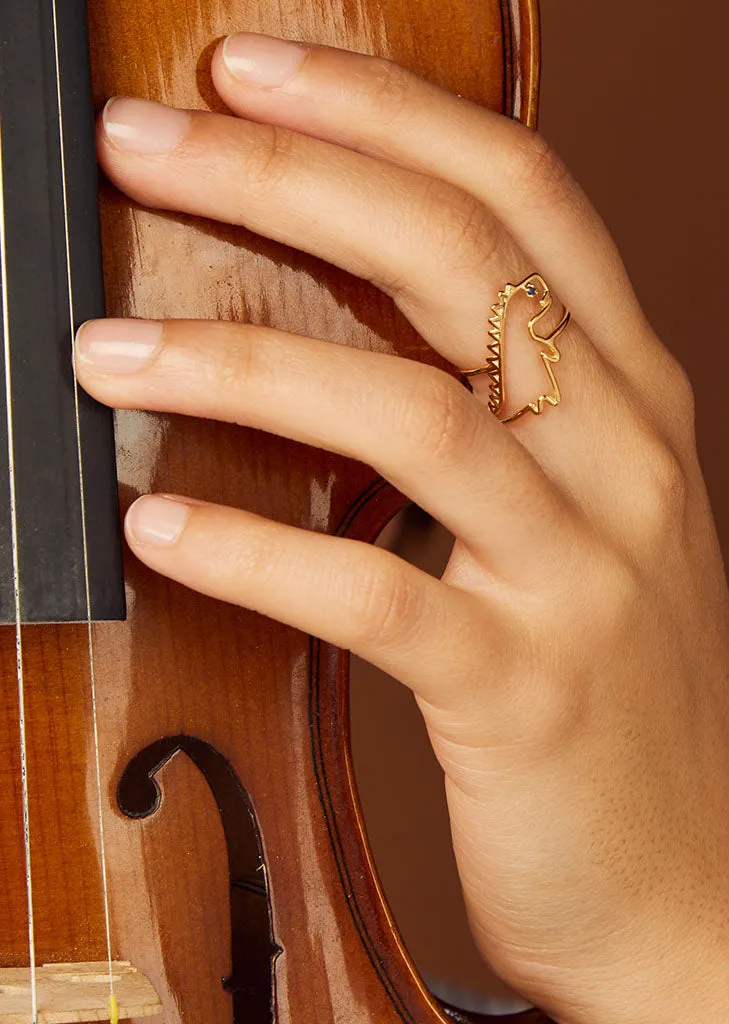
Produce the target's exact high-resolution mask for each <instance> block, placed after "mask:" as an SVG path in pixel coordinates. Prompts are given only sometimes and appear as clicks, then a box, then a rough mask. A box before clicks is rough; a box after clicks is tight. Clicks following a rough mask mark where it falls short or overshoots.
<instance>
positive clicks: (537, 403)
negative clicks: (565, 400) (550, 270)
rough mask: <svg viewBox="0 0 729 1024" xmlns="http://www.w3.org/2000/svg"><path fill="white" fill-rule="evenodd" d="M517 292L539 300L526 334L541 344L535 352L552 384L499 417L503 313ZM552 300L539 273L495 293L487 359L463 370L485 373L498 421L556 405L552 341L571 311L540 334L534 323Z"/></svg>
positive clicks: (510, 420) (469, 373) (559, 396)
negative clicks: (549, 389)
mask: <svg viewBox="0 0 729 1024" xmlns="http://www.w3.org/2000/svg"><path fill="white" fill-rule="evenodd" d="M518 292H524V294H525V295H526V296H527V297H528V298H530V299H538V301H539V312H538V313H537V314H536V316H533V317H532V319H531V320H530V321H529V323H528V325H527V328H528V331H529V336H530V338H531V339H532V341H534V342H536V343H537V344H538V345H543V346H545V348H543V349H542V350H541V351H540V353H539V355H540V356H541V357H542V360H543V362H544V366H545V369H546V371H547V373H548V375H549V379H550V381H551V384H552V393H551V394H547V395H537V397H536V398H535V399H533V400H532V401H531V402H527V404H526V405H525V406H523V408H521V409H518V410H517V411H516V412H515V413H512V414H511V416H505V417H501V416H499V413H500V412H501V410H502V408H503V406H504V401H505V400H506V388H505V385H504V338H505V334H506V315H507V313H508V310H509V304H510V302H511V300H512V299H513V297H514V296H515V295H516V294H517V293H518ZM553 305H554V300H553V298H552V293H551V291H550V289H549V285H548V284H547V282H546V281H545V280H544V278H543V277H541V275H539V274H530V275H529V277H525V278H524V280H523V281H522V282H521V284H507V285H506V286H505V288H504V290H503V291H501V292H499V301H498V302H497V303H495V305H493V306H492V307H491V313H492V315H491V316H490V317H489V323H490V324H491V329H490V330H489V337H490V338H491V341H490V343H489V344H488V345H487V351H488V353H489V355H488V358H487V361H486V363H485V364H484V366H477V367H476V369H475V370H463V371H461V372H462V373H463V376H464V377H478V376H480V375H482V374H486V375H487V376H488V377H489V380H490V385H489V397H488V407H489V410H490V411H491V412H492V413H493V414H494V416H496V418H497V419H498V420H500V422H501V423H513V421H514V420H517V419H519V417H520V416H523V415H524V414H525V413H527V412H529V410H531V411H532V412H533V413H534V415H535V416H539V414H540V413H541V412H542V410H543V409H544V405H545V402H547V403H549V405H559V403H560V401H561V400H562V394H561V392H560V390H559V385H558V384H557V380H556V378H555V376H554V371H553V370H552V364H553V363H558V362H559V360H560V352H559V349H558V348H557V346H556V345H555V341H556V340H557V338H558V337H559V336H560V334H561V333H562V331H563V330H564V329H565V327H566V326H567V324H568V323H569V322H570V318H571V314H570V312H569V310H565V312H564V316H563V317H562V319H561V321H560V322H559V324H557V326H556V327H555V328H554V330H553V331H551V332H550V333H549V334H548V335H546V336H542V335H541V334H537V331H536V326H537V324H538V323H539V321H540V320H541V319H542V318H543V317H545V316H546V315H547V314H548V313H549V311H550V309H551V308H552V306H553Z"/></svg>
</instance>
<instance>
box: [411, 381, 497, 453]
mask: <svg viewBox="0 0 729 1024" xmlns="http://www.w3.org/2000/svg"><path fill="white" fill-rule="evenodd" d="M477 411H478V407H477V406H475V405H474V404H473V403H472V402H471V401H469V396H468V394H467V392H466V390H465V388H463V387H462V386H461V385H460V384H458V382H457V381H455V380H453V378H451V377H449V376H448V374H446V373H443V372H442V371H441V370H435V369H433V368H432V367H429V366H423V367H422V369H419V371H418V372H417V373H416V376H415V380H414V383H413V387H412V389H411V391H410V393H409V394H408V395H407V396H406V400H405V402H404V405H403V406H402V410H401V412H400V413H399V422H396V423H395V432H396V434H397V436H398V437H399V438H400V439H401V441H402V447H403V450H404V452H405V453H406V456H407V458H408V459H423V458H424V459H425V460H426V461H427V462H431V463H432V462H438V463H446V464H449V463H451V462H453V461H455V460H456V459H457V458H458V457H459V455H461V454H462V453H463V452H464V451H467V450H469V449H470V446H471V445H472V444H473V442H474V438H475V436H476V433H477V428H478V418H477V416H476V412H477Z"/></svg>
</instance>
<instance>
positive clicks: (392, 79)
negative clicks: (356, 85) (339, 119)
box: [366, 57, 412, 126]
mask: <svg viewBox="0 0 729 1024" xmlns="http://www.w3.org/2000/svg"><path fill="white" fill-rule="evenodd" d="M366 91H367V94H368V96H369V100H370V105H371V114H372V120H375V121H377V123H378V124H379V125H380V126H383V125H384V126H387V125H388V124H391V123H392V122H394V121H398V120H399V119H400V118H401V117H402V116H403V114H404V113H405V111H406V110H407V108H408V106H409V104H410V97H411V91H412V77H411V75H410V73H409V72H408V71H406V70H405V68H404V67H402V66H401V65H400V64H396V63H395V61H392V60H387V59H386V58H384V57H374V58H372V59H371V60H370V61H368V67H367V80H366Z"/></svg>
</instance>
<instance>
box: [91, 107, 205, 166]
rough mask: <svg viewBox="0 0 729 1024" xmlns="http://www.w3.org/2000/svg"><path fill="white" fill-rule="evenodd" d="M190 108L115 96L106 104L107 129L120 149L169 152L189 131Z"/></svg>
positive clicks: (105, 128) (105, 119)
mask: <svg viewBox="0 0 729 1024" xmlns="http://www.w3.org/2000/svg"><path fill="white" fill-rule="evenodd" d="M189 126H190V112H189V111H188V110H176V109H175V108H174V107H165V106H163V105H162V104H161V103H150V101H149V100H134V99H127V97H126V96H122V97H118V96H117V97H115V98H114V99H112V100H109V102H108V103H107V104H106V106H105V107H104V130H105V132H106V134H107V135H108V136H109V138H110V139H111V141H112V142H113V143H114V145H115V146H118V147H119V149H127V150H130V151H131V152H133V153H169V151H170V150H171V149H174V148H175V146H176V145H177V143H178V142H180V141H181V140H182V139H183V138H184V136H185V135H186V134H187V130H188V128H189Z"/></svg>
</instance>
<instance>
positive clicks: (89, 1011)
mask: <svg viewBox="0 0 729 1024" xmlns="http://www.w3.org/2000/svg"><path fill="white" fill-rule="evenodd" d="M112 976H113V979H114V995H115V996H116V1002H117V1003H118V1005H119V1020H130V1019H131V1018H134V1017H156V1016H158V1015H159V1014H161V1013H162V1004H161V1003H160V1001H159V996H158V995H157V993H156V992H155V990H154V988H153V986H152V983H151V982H150V980H149V978H147V977H146V976H145V975H144V974H142V973H141V971H138V970H137V969H136V967H132V965H131V964H130V963H129V962H128V961H126V960H120V961H118V962H115V963H114V964H112ZM36 990H37V998H38V1024H81V1022H83V1024H87V1022H91V1021H108V1020H109V1019H110V1017H111V1011H110V1002H109V965H108V964H107V963H106V962H105V961H104V962H101V963H79V964H46V965H45V966H43V967H39V968H38V969H37V971H36ZM30 1019H31V998H30V971H29V969H28V968H27V967H3V968H0V1024H28V1021H29V1020H30Z"/></svg>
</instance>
